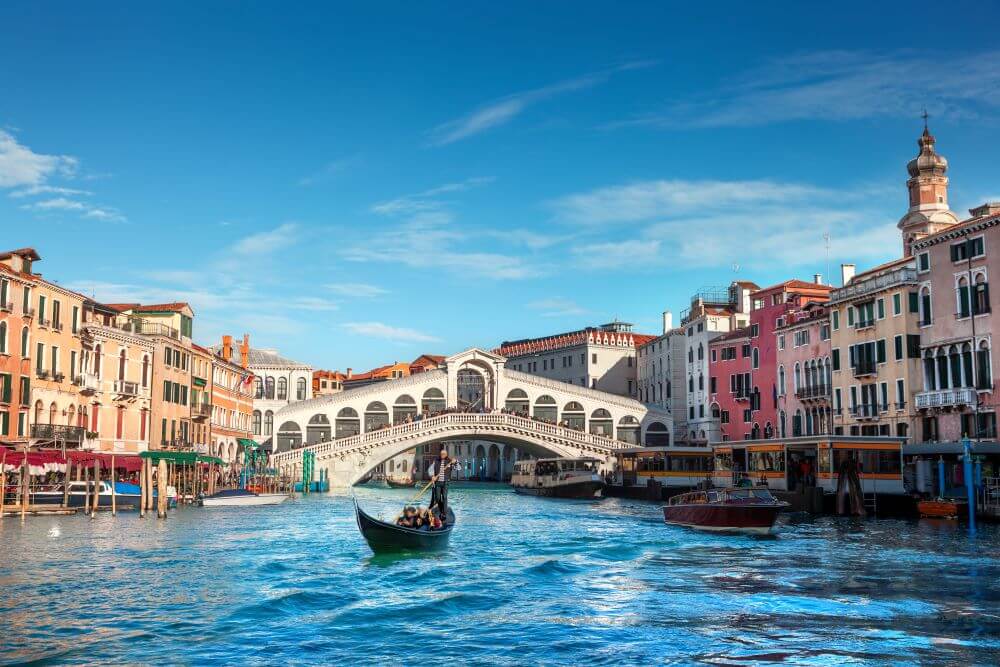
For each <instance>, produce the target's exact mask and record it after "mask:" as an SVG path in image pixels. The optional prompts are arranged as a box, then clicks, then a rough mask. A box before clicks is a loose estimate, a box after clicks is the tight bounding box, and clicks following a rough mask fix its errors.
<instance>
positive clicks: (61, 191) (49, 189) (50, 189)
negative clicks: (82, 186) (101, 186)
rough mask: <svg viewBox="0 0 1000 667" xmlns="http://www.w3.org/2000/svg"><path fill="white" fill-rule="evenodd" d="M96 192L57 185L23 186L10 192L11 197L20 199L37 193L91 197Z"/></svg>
mask: <svg viewBox="0 0 1000 667" xmlns="http://www.w3.org/2000/svg"><path fill="white" fill-rule="evenodd" d="M92 194H94V193H93V192H90V191H88V190H77V189H75V188H63V187H59V186H56V185H32V186H30V187H27V188H22V189H20V190H14V191H13V192H11V193H10V197H11V198H14V199H20V198H22V197H34V196H37V195H64V196H80V197H89V196H90V195H92Z"/></svg>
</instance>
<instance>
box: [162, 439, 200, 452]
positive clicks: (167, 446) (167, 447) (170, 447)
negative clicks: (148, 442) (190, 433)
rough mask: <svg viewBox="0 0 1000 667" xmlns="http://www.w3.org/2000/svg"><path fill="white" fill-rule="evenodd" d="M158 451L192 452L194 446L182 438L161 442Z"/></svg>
mask: <svg viewBox="0 0 1000 667" xmlns="http://www.w3.org/2000/svg"><path fill="white" fill-rule="evenodd" d="M160 449H162V450H164V451H168V452H192V451H194V444H193V443H192V442H191V441H190V440H185V439H184V438H174V439H173V440H164V441H163V442H161V443H160Z"/></svg>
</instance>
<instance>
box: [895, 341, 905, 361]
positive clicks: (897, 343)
mask: <svg viewBox="0 0 1000 667" xmlns="http://www.w3.org/2000/svg"><path fill="white" fill-rule="evenodd" d="M893 342H894V343H895V346H896V361H899V360H900V359H902V358H903V337H902V336H896V337H895V338H894V339H893Z"/></svg>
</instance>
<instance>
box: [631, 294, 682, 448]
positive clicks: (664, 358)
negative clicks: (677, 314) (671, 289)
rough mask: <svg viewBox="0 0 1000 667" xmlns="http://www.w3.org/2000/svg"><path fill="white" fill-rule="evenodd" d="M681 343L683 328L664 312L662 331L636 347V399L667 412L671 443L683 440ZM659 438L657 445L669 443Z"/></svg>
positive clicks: (668, 313) (670, 315)
mask: <svg viewBox="0 0 1000 667" xmlns="http://www.w3.org/2000/svg"><path fill="white" fill-rule="evenodd" d="M685 342H686V341H685V333H684V329H682V328H675V327H674V326H673V315H672V314H671V313H670V311H665V312H664V313H663V333H662V334H661V335H659V336H657V337H656V338H653V339H651V340H649V341H647V342H645V343H643V344H641V345H639V346H637V347H636V372H637V380H636V381H637V384H638V387H639V395H638V396H637V398H638V399H639V400H641V401H642V402H644V403H648V404H651V405H656V406H657V407H659V408H661V409H663V410H667V411H669V412H670V415H671V419H672V421H673V433H674V434H675V435H676V436H677V438H678V442H676V443H673V444H680V443H685V442H687V380H686V377H687V373H686V367H685V361H684V354H685V349H686V348H685ZM663 439H664V438H662V437H661V438H659V444H661V445H665V444H671V443H669V442H663V441H662V440H663ZM666 439H667V440H669V438H666ZM654 441H657V440H656V439H655V438H654Z"/></svg>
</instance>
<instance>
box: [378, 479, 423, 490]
mask: <svg viewBox="0 0 1000 667" xmlns="http://www.w3.org/2000/svg"><path fill="white" fill-rule="evenodd" d="M414 484H416V482H414V481H413V480H412V479H403V480H399V479H393V478H392V477H386V478H385V485H386V486H388V487H389V488H390V489H412V488H413V485H414Z"/></svg>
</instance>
